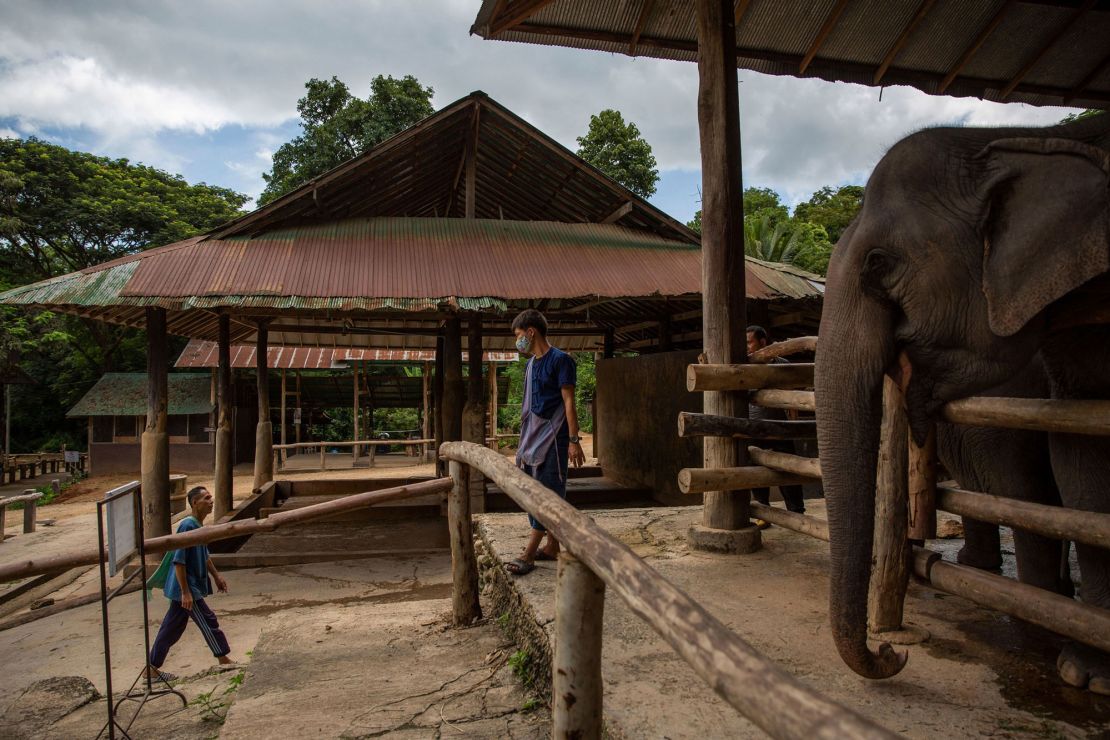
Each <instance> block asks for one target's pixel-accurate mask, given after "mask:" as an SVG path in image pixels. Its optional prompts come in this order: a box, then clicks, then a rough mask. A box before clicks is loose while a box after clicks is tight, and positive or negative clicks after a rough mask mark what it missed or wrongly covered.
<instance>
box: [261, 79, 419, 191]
mask: <svg viewBox="0 0 1110 740" xmlns="http://www.w3.org/2000/svg"><path fill="white" fill-rule="evenodd" d="M305 90H306V91H307V92H306V93H305V96H304V97H303V98H301V99H300V100H298V101H297V112H299V113H300V114H301V134H300V135H299V136H297V137H295V138H294V139H293V140H292V141H289V142H287V143H285V144H282V145H281V146H280V147H279V148H278V150H277V151H276V152H274V158H273V168H272V169H271V170H270V171H269V172H267V173H266V174H264V175H263V176H262V178H263V179H264V180H265V181H266V189H265V190H263V191H262V195H261V197H260V198H259V199H258V203H259V205H265V204H266V203H269V202H270V201H272V200H274V199H275V198H278V197H280V196H282V195H285V194H286V193H288V192H290V191H291V190H294V189H296V188H297V187H299V186H300V185H303V184H304V183H306V182H308V181H309V180H311V179H312V178H314V177H316V176H317V175H321V174H323V173H325V172H327V171H328V170H330V169H332V168H333V167H336V166H337V165H339V164H342V163H343V162H346V161H347V160H348V159H350V158H352V157H356V156H358V155H359V154H362V153H363V152H364V151H366V150H367V149H369V148H371V147H373V146H375V145H377V144H379V143H381V142H382V141H385V140H386V139H388V138H389V137H390V136H393V135H394V134H396V133H399V132H401V131H404V130H405V129H407V128H408V127H410V126H412V125H413V124H414V123H416V122H418V121H420V120H422V119H424V118H427V117H428V116H430V115H432V113H433V112H434V110H433V108H432V88H430V87H424V86H423V85H421V84H420V81H419V80H417V79H416V78H415V77H413V76H412V75H405V76H404V77H402V78H401V79H396V78H394V77H386V76H383V75H378V76H377V77H375V78H374V79H373V80H371V81H370V95H369V96H368V97H367V98H366V99H365V100H363V99H361V98H357V97H355V96H354V95H352V94H351V91H350V89H349V88H348V87H347V85H345V84H344V83H343V82H341V81H340V80H339V78H337V77H332V78H331V79H330V80H318V79H316V78H312V79H311V80H309V81H308V82H306V83H305Z"/></svg>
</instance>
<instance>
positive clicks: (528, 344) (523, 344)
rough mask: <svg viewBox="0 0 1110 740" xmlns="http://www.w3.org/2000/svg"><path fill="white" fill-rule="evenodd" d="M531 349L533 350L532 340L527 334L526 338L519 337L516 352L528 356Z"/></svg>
mask: <svg viewBox="0 0 1110 740" xmlns="http://www.w3.org/2000/svg"><path fill="white" fill-rule="evenodd" d="M531 349H532V340H531V339H529V338H528V335H527V334H525V335H524V336H521V337H517V340H516V351H517V352H519V353H520V354H522V355H526V354H528V352H529V350H531Z"/></svg>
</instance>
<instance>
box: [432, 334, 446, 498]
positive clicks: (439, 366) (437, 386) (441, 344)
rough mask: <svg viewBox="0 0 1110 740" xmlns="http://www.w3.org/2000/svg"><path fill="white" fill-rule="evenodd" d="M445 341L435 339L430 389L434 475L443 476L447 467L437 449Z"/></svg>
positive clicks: (441, 441) (441, 338)
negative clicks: (433, 429)
mask: <svg viewBox="0 0 1110 740" xmlns="http://www.w3.org/2000/svg"><path fill="white" fill-rule="evenodd" d="M445 344H446V340H445V338H444V335H443V334H440V335H439V336H438V337H436V374H435V377H434V378H433V383H432V389H433V391H434V393H433V399H432V400H433V401H434V404H435V408H434V409H433V411H432V420H433V421H434V422H435V427H436V429H435V446H436V449H435V463H436V475H438V476H441V477H442V476H443V472H444V470H446V468H447V465H446V463H444V462H443V461H442V460H440V459H439V447H440V445H442V444H443V440H444V437H443V387H444V384H443V373H444V370H445V365H446V363H445V362H444V350H445Z"/></svg>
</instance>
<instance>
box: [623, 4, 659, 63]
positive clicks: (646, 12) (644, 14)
mask: <svg viewBox="0 0 1110 740" xmlns="http://www.w3.org/2000/svg"><path fill="white" fill-rule="evenodd" d="M654 9H655V0H644V5H643V7H641V8H640V15H639V17H638V18H636V28H635V29H633V31H632V43H630V44H629V45H628V56H630V57H634V56H636V45H637V43H639V41H640V34H642V33H643V32H644V26H646V25H647V22H648V19H650V18H651V12H652V11H653V10H654Z"/></svg>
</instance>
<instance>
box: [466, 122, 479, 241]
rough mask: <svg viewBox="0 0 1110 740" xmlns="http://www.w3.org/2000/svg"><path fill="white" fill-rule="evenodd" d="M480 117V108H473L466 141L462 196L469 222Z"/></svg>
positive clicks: (474, 200)
mask: <svg viewBox="0 0 1110 740" xmlns="http://www.w3.org/2000/svg"><path fill="white" fill-rule="evenodd" d="M481 115H482V108H481V106H478V105H476V106H474V118H473V120H471V122H470V134H469V136H468V137H467V140H466V193H465V195H464V198H465V201H464V202H465V211H464V217H465V218H467V219H469V220H473V219H474V208H475V204H476V202H477V197H478V193H477V187H478V128H479V125H480V121H481Z"/></svg>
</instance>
